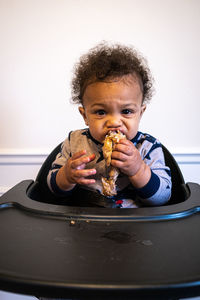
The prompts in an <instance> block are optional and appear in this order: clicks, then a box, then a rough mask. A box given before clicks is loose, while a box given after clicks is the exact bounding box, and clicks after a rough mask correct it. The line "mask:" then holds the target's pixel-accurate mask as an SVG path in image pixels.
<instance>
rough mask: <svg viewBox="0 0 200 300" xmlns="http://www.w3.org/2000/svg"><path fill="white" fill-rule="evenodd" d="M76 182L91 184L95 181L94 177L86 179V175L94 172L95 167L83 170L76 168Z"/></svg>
mask: <svg viewBox="0 0 200 300" xmlns="http://www.w3.org/2000/svg"><path fill="white" fill-rule="evenodd" d="M75 172H76V174H75V177H76V182H77V183H78V184H84V185H87V184H93V183H95V179H88V178H86V177H88V176H91V175H94V174H96V170H95V169H84V170H76V171H75Z"/></svg>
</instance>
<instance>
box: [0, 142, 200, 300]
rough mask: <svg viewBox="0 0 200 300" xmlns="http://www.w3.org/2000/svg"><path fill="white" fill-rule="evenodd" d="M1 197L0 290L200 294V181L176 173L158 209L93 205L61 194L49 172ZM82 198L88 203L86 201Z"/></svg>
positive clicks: (114, 295)
mask: <svg viewBox="0 0 200 300" xmlns="http://www.w3.org/2000/svg"><path fill="white" fill-rule="evenodd" d="M59 149H60V145H59V146H58V147H56V149H55V150H54V151H53V152H52V153H51V154H50V155H49V157H48V158H47V160H46V161H45V162H44V164H43V166H42V168H41V170H40V172H39V174H38V176H37V178H36V180H35V181H33V180H24V181H22V182H21V183H19V184H18V185H16V186H14V187H13V188H12V189H11V190H9V191H8V192H7V193H5V194H4V195H3V196H2V197H1V198H0V241H1V246H0V289H2V290H5V291H10V292H16V293H22V294H27V295H34V296H40V297H42V296H43V297H52V298H53V297H57V298H76V299H94V298H96V299H171V298H173V299H174V298H184V297H192V296H198V295H200V255H199V253H200V242H199V232H200V231H199V228H200V216H199V211H200V185H199V184H195V183H186V184H185V182H184V179H183V176H182V174H181V171H180V169H179V167H178V165H177V163H176V162H175V160H174V158H173V156H172V155H171V154H170V153H169V151H168V150H167V149H166V148H165V147H164V146H163V150H164V155H165V160H166V164H167V165H168V166H170V167H171V171H172V184H173V189H172V197H171V199H170V201H169V203H168V204H167V205H165V206H160V207H142V208H136V209H117V208H116V209H114V208H98V207H87V197H93V196H94V194H93V193H92V194H87V193H86V192H85V191H83V190H80V189H79V190H77V192H76V194H74V195H73V197H71V199H62V200H61V199H57V198H56V197H55V196H53V195H52V194H51V193H50V192H49V190H48V188H47V184H46V175H47V173H48V170H49V168H50V165H51V163H52V161H53V160H54V158H55V156H56V154H57V153H58V151H59ZM81 203H84V204H85V206H84V205H83V204H82V206H81Z"/></svg>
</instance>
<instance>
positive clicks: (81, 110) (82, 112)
mask: <svg viewBox="0 0 200 300" xmlns="http://www.w3.org/2000/svg"><path fill="white" fill-rule="evenodd" d="M78 109H79V112H80V114H81V116H82V117H83V119H84V121H85V125H87V126H88V121H87V117H86V113H85V108H84V107H83V106H79V108H78Z"/></svg>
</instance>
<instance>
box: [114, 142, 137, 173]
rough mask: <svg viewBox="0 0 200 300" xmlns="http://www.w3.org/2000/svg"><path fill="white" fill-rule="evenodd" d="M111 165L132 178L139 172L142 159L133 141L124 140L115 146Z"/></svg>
mask: <svg viewBox="0 0 200 300" xmlns="http://www.w3.org/2000/svg"><path fill="white" fill-rule="evenodd" d="M111 164H112V166H114V167H116V168H118V169H120V171H121V172H122V173H124V174H126V175H127V176H129V177H130V176H134V175H135V174H136V173H137V172H138V171H139V169H140V167H141V165H142V158H141V156H140V153H139V151H138V150H137V149H136V147H135V146H134V144H133V143H132V142H131V141H129V140H126V139H122V140H120V141H119V143H118V144H116V145H115V148H114V151H113V153H112V160H111Z"/></svg>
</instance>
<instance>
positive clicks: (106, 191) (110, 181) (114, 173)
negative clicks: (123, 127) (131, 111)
mask: <svg viewBox="0 0 200 300" xmlns="http://www.w3.org/2000/svg"><path fill="white" fill-rule="evenodd" d="M124 138H126V136H125V135H124V134H123V133H121V132H120V131H119V130H118V131H117V132H116V131H110V132H109V133H108V134H107V135H106V137H105V140H104V145H103V147H102V150H103V156H104V158H105V160H106V166H107V167H110V163H111V155H112V152H113V150H114V147H115V144H117V143H119V141H120V140H121V139H124ZM118 175H119V171H118V169H116V168H114V167H112V166H111V167H110V170H109V173H108V178H106V177H102V179H101V181H102V186H103V189H102V194H103V195H105V196H108V197H111V196H114V195H116V194H117V191H116V180H117V177H118Z"/></svg>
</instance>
